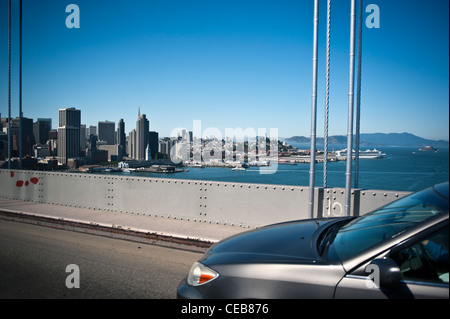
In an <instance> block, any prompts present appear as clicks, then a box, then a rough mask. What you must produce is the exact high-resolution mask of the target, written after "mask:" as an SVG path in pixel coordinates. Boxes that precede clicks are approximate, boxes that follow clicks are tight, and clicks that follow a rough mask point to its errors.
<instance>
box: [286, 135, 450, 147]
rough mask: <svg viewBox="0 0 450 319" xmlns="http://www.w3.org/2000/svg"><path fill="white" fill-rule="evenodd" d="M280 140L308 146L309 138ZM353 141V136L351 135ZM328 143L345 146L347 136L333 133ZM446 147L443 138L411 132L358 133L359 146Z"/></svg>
mask: <svg viewBox="0 0 450 319" xmlns="http://www.w3.org/2000/svg"><path fill="white" fill-rule="evenodd" d="M280 140H281V141H285V142H286V143H288V144H290V145H292V146H295V147H306V148H309V147H310V142H311V139H310V138H309V137H305V136H293V137H289V138H280ZM353 141H354V137H353ZM316 143H317V146H318V147H322V146H323V143H324V138H323V137H319V138H316ZM328 145H329V146H334V147H346V146H347V136H344V135H333V136H329V137H328ZM427 145H429V146H432V147H435V148H448V147H449V142H448V141H444V140H428V139H425V138H422V137H419V136H416V135H414V134H411V133H365V134H361V135H360V147H361V148H363V147H367V148H369V147H423V146H427Z"/></svg>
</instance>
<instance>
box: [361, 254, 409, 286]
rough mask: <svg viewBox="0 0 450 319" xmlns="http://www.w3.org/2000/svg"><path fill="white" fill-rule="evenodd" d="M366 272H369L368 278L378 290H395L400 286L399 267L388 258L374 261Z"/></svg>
mask: <svg viewBox="0 0 450 319" xmlns="http://www.w3.org/2000/svg"><path fill="white" fill-rule="evenodd" d="M366 270H370V272H371V274H370V277H371V278H372V279H373V280H374V283H375V284H376V285H378V286H379V287H380V288H396V287H398V286H400V280H401V274H400V267H399V266H398V265H397V263H396V262H395V261H393V260H392V259H390V258H380V259H374V260H372V262H371V263H370V264H369V266H368V267H367V268H366Z"/></svg>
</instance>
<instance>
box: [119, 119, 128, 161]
mask: <svg viewBox="0 0 450 319" xmlns="http://www.w3.org/2000/svg"><path fill="white" fill-rule="evenodd" d="M126 139H127V137H126V134H125V122H124V121H123V119H120V120H119V124H118V126H117V144H118V145H119V147H120V148H122V152H123V154H124V155H125V154H126V151H127V150H126V147H125V144H126Z"/></svg>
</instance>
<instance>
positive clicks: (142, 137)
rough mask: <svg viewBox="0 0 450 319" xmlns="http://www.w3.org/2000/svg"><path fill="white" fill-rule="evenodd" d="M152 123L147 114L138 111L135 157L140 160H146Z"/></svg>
mask: <svg viewBox="0 0 450 319" xmlns="http://www.w3.org/2000/svg"><path fill="white" fill-rule="evenodd" d="M149 129H150V123H149V121H148V120H147V117H146V116H145V114H142V115H141V114H140V112H138V119H137V121H136V155H135V157H134V158H135V159H137V160H139V161H143V160H145V150H146V149H147V145H148V134H149Z"/></svg>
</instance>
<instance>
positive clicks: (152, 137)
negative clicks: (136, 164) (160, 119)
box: [148, 131, 159, 158]
mask: <svg viewBox="0 0 450 319" xmlns="http://www.w3.org/2000/svg"><path fill="white" fill-rule="evenodd" d="M158 144H159V136H158V132H153V131H151V132H149V134H148V145H149V147H150V151H151V154H152V157H153V158H155V155H156V154H157V153H158V148H159V145H158Z"/></svg>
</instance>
